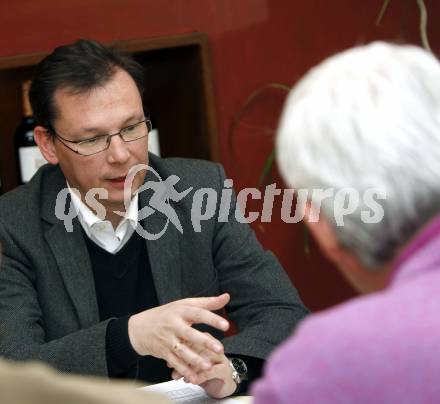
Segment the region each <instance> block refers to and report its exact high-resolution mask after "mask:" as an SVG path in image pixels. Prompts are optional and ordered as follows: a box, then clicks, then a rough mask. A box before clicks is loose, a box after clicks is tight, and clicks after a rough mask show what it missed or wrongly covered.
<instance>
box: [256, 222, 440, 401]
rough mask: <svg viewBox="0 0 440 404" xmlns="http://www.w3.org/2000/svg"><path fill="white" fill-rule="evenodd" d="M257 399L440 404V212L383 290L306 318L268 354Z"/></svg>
mask: <svg viewBox="0 0 440 404" xmlns="http://www.w3.org/2000/svg"><path fill="white" fill-rule="evenodd" d="M252 394H253V395H254V397H255V401H254V403H255V404H272V403H286V404H287V403H289V404H291V403H304V404H311V403H356V404H359V403H393V404H396V403H440V218H437V219H436V220H434V221H433V222H432V223H431V224H430V225H429V226H427V227H426V228H425V229H424V230H423V231H422V232H421V233H420V234H419V235H418V236H417V237H416V238H415V239H414V241H412V242H411V243H410V244H409V245H408V246H407V247H406V248H405V249H404V251H403V252H402V254H400V256H399V257H398V259H397V260H396V263H395V267H394V272H393V277H392V281H391V283H390V285H389V287H388V288H387V289H385V290H384V291H381V292H378V293H374V294H369V295H365V296H362V297H359V298H356V299H353V300H350V301H348V302H347V303H344V304H341V305H339V306H336V307H334V308H332V309H329V310H326V311H323V312H321V313H318V314H314V315H312V316H310V317H308V318H307V319H306V320H304V322H303V323H302V324H301V325H300V326H299V328H298V329H297V331H296V333H295V335H294V336H293V337H291V338H290V339H289V340H287V341H286V342H284V344H282V345H281V346H280V347H279V348H278V349H277V350H276V351H275V352H274V353H273V354H272V356H271V357H270V359H269V362H268V363H267V366H266V368H265V372H264V377H263V378H262V379H261V380H259V381H258V382H256V383H255V384H254V385H253V389H252Z"/></svg>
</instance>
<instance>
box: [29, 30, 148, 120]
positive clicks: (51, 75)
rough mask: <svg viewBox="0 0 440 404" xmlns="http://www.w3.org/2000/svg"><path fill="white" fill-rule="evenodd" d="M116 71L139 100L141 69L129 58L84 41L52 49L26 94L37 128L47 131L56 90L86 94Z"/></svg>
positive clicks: (54, 109)
mask: <svg viewBox="0 0 440 404" xmlns="http://www.w3.org/2000/svg"><path fill="white" fill-rule="evenodd" d="M117 69H122V70H124V71H126V72H127V73H128V74H129V75H130V76H131V78H132V79H133V80H134V82H135V83H136V86H137V88H138V90H139V93H140V95H141V97H142V96H143V93H144V88H145V82H144V80H145V77H144V69H143V68H142V66H141V65H140V64H139V63H137V62H136V61H135V60H134V59H133V58H132V57H131V56H128V55H125V54H123V53H121V52H119V51H117V50H116V49H114V48H111V47H108V46H105V45H102V44H100V43H99V42H96V41H91V40H84V39H82V40H79V41H76V42H74V43H73V44H70V45H64V46H60V47H58V48H56V49H55V50H54V51H53V52H52V53H51V54H50V55H48V56H46V57H45V58H44V59H43V60H42V61H41V62H40V63H39V64H38V66H37V68H36V72H35V76H34V79H33V81H32V86H31V89H30V92H29V98H30V102H31V105H32V109H33V113H34V116H35V119H36V122H37V125H42V126H44V127H47V128H50V127H51V125H52V122H53V121H54V120H55V119H56V118H57V113H58V111H57V110H56V106H55V103H54V94H55V91H56V90H58V89H60V88H68V89H69V90H72V92H73V93H77V94H81V93H83V92H87V91H89V90H91V89H93V88H96V87H99V86H102V85H104V84H106V83H107V82H108V81H109V80H110V79H111V77H112V76H113V75H114V73H115V71H116V70H117Z"/></svg>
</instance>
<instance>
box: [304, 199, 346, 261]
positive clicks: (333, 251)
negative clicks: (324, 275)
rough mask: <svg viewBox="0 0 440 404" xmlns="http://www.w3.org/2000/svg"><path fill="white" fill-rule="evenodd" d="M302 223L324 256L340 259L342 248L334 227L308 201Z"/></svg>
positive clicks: (335, 259)
mask: <svg viewBox="0 0 440 404" xmlns="http://www.w3.org/2000/svg"><path fill="white" fill-rule="evenodd" d="M316 219H317V220H316ZM304 223H305V224H306V226H307V228H308V229H309V231H310V233H311V234H312V236H313V238H314V239H315V240H316V242H317V243H318V245H319V247H320V248H321V250H322V252H323V253H324V254H325V255H326V257H327V258H328V259H330V260H331V261H333V262H338V261H340V259H341V253H342V252H343V248H342V247H341V245H340V243H339V241H338V238H337V237H336V232H335V229H334V228H333V226H332V225H331V223H330V222H329V221H328V219H327V218H326V217H325V216H324V215H322V214H321V212H317V211H316V208H315V207H314V206H313V205H312V203H311V202H310V201H307V202H306V206H305V214H304Z"/></svg>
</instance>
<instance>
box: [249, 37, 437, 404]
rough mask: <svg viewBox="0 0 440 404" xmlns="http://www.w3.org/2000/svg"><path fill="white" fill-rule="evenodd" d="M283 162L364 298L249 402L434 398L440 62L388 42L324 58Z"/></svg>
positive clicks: (312, 322) (311, 333)
mask: <svg viewBox="0 0 440 404" xmlns="http://www.w3.org/2000/svg"><path fill="white" fill-rule="evenodd" d="M277 159H278V164H279V167H280V171H281V174H282V175H283V177H284V179H285V181H286V183H287V184H288V186H289V187H292V188H293V189H294V190H295V192H296V195H297V196H298V200H299V196H300V194H301V195H307V199H306V202H305V204H304V206H305V217H304V221H305V223H306V225H307V227H308V228H309V230H310V232H311V234H312V235H313V236H314V238H315V239H316V241H317V242H318V244H319V246H320V248H321V249H322V251H323V252H324V253H325V255H326V256H327V257H328V258H329V259H330V260H331V261H333V262H334V263H335V264H336V266H337V268H338V269H339V270H340V272H341V273H342V274H343V275H344V276H345V277H346V278H347V279H348V280H349V281H350V283H351V284H352V285H353V286H355V287H356V288H357V289H358V290H359V291H360V292H362V293H369V294H367V295H365V294H364V295H361V296H360V297H357V298H355V299H352V300H350V301H348V302H346V303H343V304H340V305H338V306H336V307H334V308H330V309H328V310H325V311H323V312H321V313H318V314H314V315H312V316H310V317H309V318H308V319H306V320H304V321H303V323H302V324H301V325H300V327H299V328H298V329H297V331H296V332H295V333H294V335H293V336H292V337H291V338H290V339H289V340H287V341H286V342H285V343H284V344H282V346H281V347H279V348H278V349H277V350H276V351H275V352H274V354H273V355H272V356H271V358H270V360H269V362H268V363H267V366H266V367H265V372H264V377H263V378H262V379H261V380H260V381H259V382H257V383H256V384H254V386H253V394H254V395H255V404H261V403H264V404H271V403H289V404H290V403H295V402H297V403H320V402H326V403H329V402H338V403H362V402H365V403H367V402H368V403H370V402H380V403H400V402H410V403H415V402H420V403H422V402H423V403H428V402H439V401H440V385H439V383H438V380H437V378H438V375H439V374H440V315H439V313H440V293H439V292H440V179H439V173H440V64H439V62H438V61H437V59H436V58H435V57H434V56H433V55H432V54H431V53H429V52H427V51H425V50H423V49H421V48H418V47H416V46H409V45H394V44H387V43H383V42H375V43H372V44H369V45H366V46H360V47H357V48H353V49H350V50H347V51H345V52H342V53H340V54H337V55H335V56H333V57H330V58H328V59H327V60H325V61H324V62H322V63H321V64H320V65H319V66H317V67H315V68H313V69H312V70H311V71H310V72H309V73H308V74H307V75H306V76H305V77H304V78H303V79H302V80H301V81H300V82H299V83H298V84H297V85H296V86H295V87H294V89H293V90H292V91H291V93H290V94H289V97H288V100H287V103H286V105H285V108H284V111H283V115H282V119H281V122H280V125H279V129H278V133H277ZM300 191H301V192H300Z"/></svg>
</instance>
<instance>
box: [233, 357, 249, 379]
mask: <svg viewBox="0 0 440 404" xmlns="http://www.w3.org/2000/svg"><path fill="white" fill-rule="evenodd" d="M231 362H232V366H234V369H235V370H236V371H237V373H238V374H239V375H240V378H241V379H245V378H246V376H247V366H246V363H244V361H243V360H241V359H239V358H232V359H231Z"/></svg>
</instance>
